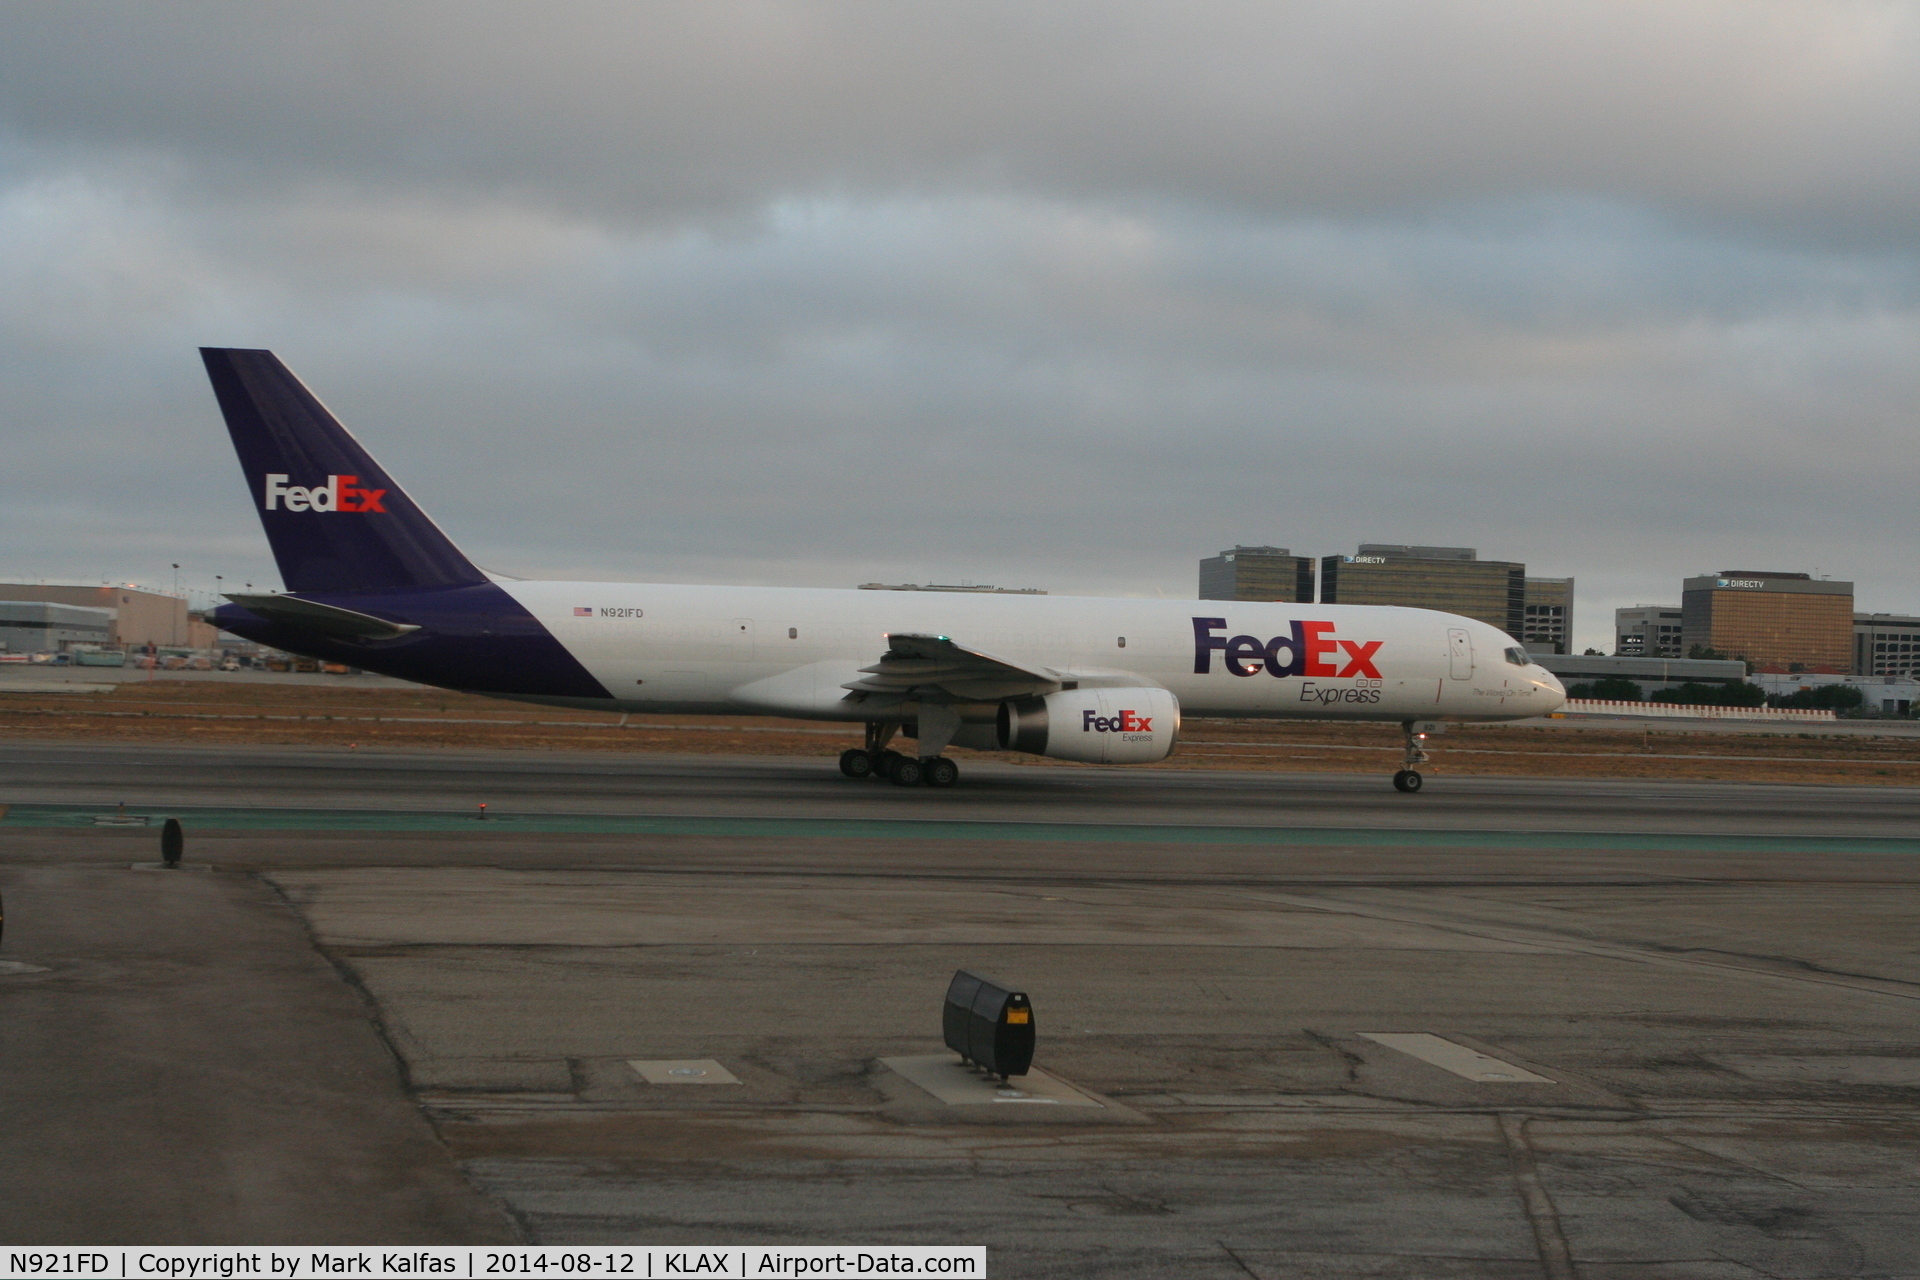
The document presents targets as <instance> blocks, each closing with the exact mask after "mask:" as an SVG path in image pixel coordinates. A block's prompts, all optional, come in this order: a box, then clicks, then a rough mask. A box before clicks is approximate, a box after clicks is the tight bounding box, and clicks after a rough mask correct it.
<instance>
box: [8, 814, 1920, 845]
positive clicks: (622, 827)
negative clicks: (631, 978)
mask: <svg viewBox="0 0 1920 1280" xmlns="http://www.w3.org/2000/svg"><path fill="white" fill-rule="evenodd" d="M116 816H117V810H115V809H113V808H100V807H95V806H90V805H52V804H16V805H12V806H11V807H9V808H7V809H6V810H5V811H4V816H3V817H0V826H7V827H92V826H102V827H103V828H106V827H110V826H112V825H114V824H111V823H97V822H96V821H95V819H96V818H101V819H105V818H114V817H116ZM127 816H128V817H133V818H137V817H146V818H147V819H148V820H149V821H150V823H151V824H152V827H153V829H155V830H157V829H158V828H159V826H160V824H161V823H162V822H163V821H165V820H166V819H167V818H178V819H180V821H181V823H182V824H183V825H184V826H187V827H189V828H198V829H200V830H211V831H369V832H371V831H388V832H407V831H466V832H483V831H489V830H491V831H499V832H502V833H526V834H529V835H563V834H595V835H636V836H757V837H763V838H772V837H789V838H791V837H807V838H814V839H821V838H826V839H840V840H912V839H921V840H1035V841H1059V842H1077V843H1127V844H1252V845H1366V846H1391V845H1398V846H1405V847H1413V848H1481V849H1489V848H1490V849H1543V848H1545V849H1659V850H1668V851H1674V852H1688V851H1697V852H1712V853H1890V854H1920V840H1909V839H1899V838H1893V837H1885V836H1861V837H1826V836H1752V835H1710V834H1698V833H1691V832H1689V833H1677V832H1610V831H1472V830H1464V831H1463V830H1450V829H1446V828H1432V827H1426V828H1416V829H1409V828H1396V827H1230V826H1217V827H1210V826H1174V825H1160V824H1155V823H1136V824H1123V823H1098V822H948V821H942V820H939V819H896V818H715V817H678V816H671V815H643V814H591V813H510V814H490V815H489V816H488V817H487V818H486V819H484V820H482V819H479V818H477V817H475V815H474V814H473V813H471V812H439V813H434V812H422V811H418V810H407V809H244V808H220V809H216V808H198V807H192V806H184V807H178V808H169V807H165V806H158V805H138V806H133V807H131V808H129V809H128V810H127ZM123 829H124V828H123ZM136 829H138V828H136Z"/></svg>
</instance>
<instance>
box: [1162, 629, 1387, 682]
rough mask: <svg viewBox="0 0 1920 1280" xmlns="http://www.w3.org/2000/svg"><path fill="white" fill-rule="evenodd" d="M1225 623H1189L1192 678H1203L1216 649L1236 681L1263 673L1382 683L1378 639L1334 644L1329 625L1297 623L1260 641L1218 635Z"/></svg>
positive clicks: (1243, 637) (1337, 641)
mask: <svg viewBox="0 0 1920 1280" xmlns="http://www.w3.org/2000/svg"><path fill="white" fill-rule="evenodd" d="M1226 629H1227V620H1226V619H1225V618H1195V619H1194V620H1193V673H1194V674H1195V675H1198V676H1203V675H1206V674H1207V673H1208V672H1209V671H1211V670H1212V669H1213V654H1214V650H1216V649H1217V650H1219V651H1220V657H1221V664H1220V665H1222V666H1223V667H1225V668H1226V669H1227V670H1228V671H1229V672H1230V673H1231V674H1233V675H1236V676H1251V675H1257V674H1258V673H1259V672H1261V671H1263V670H1264V671H1265V672H1266V673H1267V674H1268V675H1270V676H1274V677H1276V678H1277V677H1284V676H1332V677H1333V678H1334V679H1336V680H1338V679H1345V678H1348V677H1352V676H1363V677H1365V678H1367V679H1370V680H1378V679H1380V672H1379V670H1378V669H1377V668H1375V666H1374V665H1373V655H1374V654H1376V653H1378V652H1380V646H1381V645H1382V644H1384V643H1385V641H1382V640H1366V641H1359V640H1336V639H1333V638H1331V637H1329V636H1328V635H1327V634H1326V633H1327V632H1329V631H1331V630H1333V623H1331V622H1296V623H1293V624H1292V627H1291V629H1290V630H1289V632H1288V633H1287V634H1286V635H1279V636H1274V637H1273V638H1272V639H1271V640H1262V639H1260V638H1258V637H1257V636H1222V635H1218V634H1216V633H1218V632H1221V631H1225V630H1226Z"/></svg>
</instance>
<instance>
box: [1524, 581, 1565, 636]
mask: <svg viewBox="0 0 1920 1280" xmlns="http://www.w3.org/2000/svg"><path fill="white" fill-rule="evenodd" d="M1524 615H1525V616H1524V618H1523V619H1522V622H1521V625H1522V626H1523V627H1524V628H1525V630H1524V631H1522V632H1521V633H1520V637H1519V639H1520V643H1521V644H1523V645H1524V646H1526V649H1527V651H1528V652H1529V653H1569V652H1571V651H1572V649H1571V646H1572V644H1573V579H1572V578H1528V579H1527V604H1526V609H1525V610H1524Z"/></svg>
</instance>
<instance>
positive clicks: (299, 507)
mask: <svg viewBox="0 0 1920 1280" xmlns="http://www.w3.org/2000/svg"><path fill="white" fill-rule="evenodd" d="M386 496H387V491H386V490H385V489H362V488H361V487H360V477H359V476H328V477H327V482H326V483H325V484H316V485H311V486H308V485H298V484H295V485H290V484H288V483H287V477H286V476H284V475H269V476H268V477H267V485H266V493H265V494H264V495H263V496H262V501H261V504H260V505H261V506H262V507H263V508H264V509H266V510H268V511H279V510H282V509H285V510H287V511H379V512H382V513H385V511H386V508H385V507H384V506H382V505H381V504H380V500H381V499H382V498H384V497H386Z"/></svg>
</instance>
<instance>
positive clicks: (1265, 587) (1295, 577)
mask: <svg viewBox="0 0 1920 1280" xmlns="http://www.w3.org/2000/svg"><path fill="white" fill-rule="evenodd" d="M1200 598H1201V599H1202V600H1283V601H1288V602H1297V603H1300V604H1308V603H1311V602H1312V600H1313V557H1312V556H1296V555H1294V554H1293V553H1292V552H1291V551H1289V550H1287V549H1286V548H1285V547H1235V548H1234V549H1233V550H1231V551H1222V552H1221V553H1220V554H1219V555H1217V556H1210V557H1208V558H1207V559H1205V560H1202V561H1201V562H1200Z"/></svg>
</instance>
